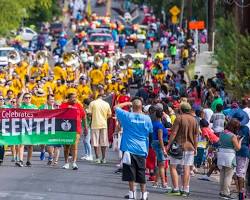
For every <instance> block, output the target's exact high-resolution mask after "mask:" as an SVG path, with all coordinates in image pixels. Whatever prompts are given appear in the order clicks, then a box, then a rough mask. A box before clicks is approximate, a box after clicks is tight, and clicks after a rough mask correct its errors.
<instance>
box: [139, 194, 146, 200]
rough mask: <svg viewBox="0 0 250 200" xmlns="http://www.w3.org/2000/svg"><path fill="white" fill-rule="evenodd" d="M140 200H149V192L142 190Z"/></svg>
mask: <svg viewBox="0 0 250 200" xmlns="http://www.w3.org/2000/svg"><path fill="white" fill-rule="evenodd" d="M140 200H148V192H140Z"/></svg>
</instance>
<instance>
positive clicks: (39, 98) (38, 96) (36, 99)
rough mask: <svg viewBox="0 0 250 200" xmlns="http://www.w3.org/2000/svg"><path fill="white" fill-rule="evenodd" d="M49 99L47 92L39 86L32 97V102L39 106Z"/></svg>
mask: <svg viewBox="0 0 250 200" xmlns="http://www.w3.org/2000/svg"><path fill="white" fill-rule="evenodd" d="M46 101H47V98H46V94H45V92H44V91H43V89H42V88H38V89H36V90H35V92H34V95H32V97H31V103H32V104H34V105H35V106H37V107H40V106H41V105H43V104H45V103H46Z"/></svg>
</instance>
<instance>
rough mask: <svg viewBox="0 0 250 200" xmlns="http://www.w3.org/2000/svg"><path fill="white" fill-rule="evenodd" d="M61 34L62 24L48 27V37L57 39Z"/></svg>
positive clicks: (53, 24)
mask: <svg viewBox="0 0 250 200" xmlns="http://www.w3.org/2000/svg"><path fill="white" fill-rule="evenodd" d="M62 32H63V23H61V22H54V23H52V24H51V25H50V35H52V36H53V37H55V38H58V37H59V36H60V34H61V33H62Z"/></svg>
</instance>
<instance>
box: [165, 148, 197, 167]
mask: <svg viewBox="0 0 250 200" xmlns="http://www.w3.org/2000/svg"><path fill="white" fill-rule="evenodd" d="M169 161H170V165H185V166H192V165H194V152H193V151H184V152H183V158H182V159H176V158H173V157H171V156H169Z"/></svg>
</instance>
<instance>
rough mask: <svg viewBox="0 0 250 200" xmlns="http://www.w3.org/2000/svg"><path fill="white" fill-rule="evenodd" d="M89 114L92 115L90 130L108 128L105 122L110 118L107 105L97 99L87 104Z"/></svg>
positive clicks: (109, 109) (109, 110)
mask: <svg viewBox="0 0 250 200" xmlns="http://www.w3.org/2000/svg"><path fill="white" fill-rule="evenodd" d="M89 113H91V114H92V123H91V128H92V129H102V128H108V124H107V120H108V117H110V116H111V114H112V112H111V108H110V106H109V104H108V103H107V102H106V101H104V100H102V99H101V98H98V99H96V100H94V101H92V102H91V103H90V104H89Z"/></svg>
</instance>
